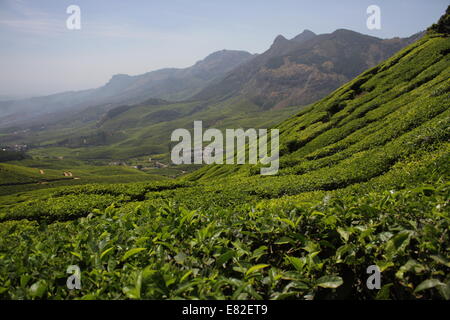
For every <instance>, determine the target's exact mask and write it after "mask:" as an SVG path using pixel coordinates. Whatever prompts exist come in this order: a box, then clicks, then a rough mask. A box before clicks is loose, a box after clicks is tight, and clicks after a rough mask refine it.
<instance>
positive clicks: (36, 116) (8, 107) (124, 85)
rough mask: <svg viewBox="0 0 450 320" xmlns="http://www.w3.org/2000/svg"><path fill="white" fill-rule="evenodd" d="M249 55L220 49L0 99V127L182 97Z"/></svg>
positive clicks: (39, 123)
mask: <svg viewBox="0 0 450 320" xmlns="http://www.w3.org/2000/svg"><path fill="white" fill-rule="evenodd" d="M252 57H253V55H251V54H250V53H248V52H245V51H233V50H222V51H218V52H215V53H212V54H210V55H209V56H207V57H206V58H205V59H203V60H201V61H198V62H197V63H196V64H194V65H193V66H191V67H189V68H185V69H175V68H171V69H161V70H157V71H152V72H148V73H145V74H142V75H138V76H129V75H125V74H118V75H115V76H113V77H112V78H111V80H110V81H109V82H108V83H107V84H105V85H104V86H102V87H100V88H97V89H91V90H84V91H77V92H64V93H60V94H54V95H50V96H44V97H36V98H30V99H21V100H16V101H0V127H12V126H20V125H27V126H30V125H31V124H38V125H41V124H46V123H51V122H55V121H60V120H61V119H64V118H66V119H67V118H70V117H72V116H73V115H74V114H76V113H78V112H80V111H82V110H84V109H86V108H88V107H91V106H102V107H100V111H102V112H103V111H107V110H108V109H110V108H112V107H116V106H119V105H121V104H135V103H139V102H142V101H145V100H147V99H149V98H159V99H168V100H172V101H178V100H184V99H187V98H189V97H191V96H192V95H194V94H196V93H197V92H199V91H200V90H201V89H202V88H204V87H205V86H206V85H207V84H208V83H209V82H211V81H214V80H215V79H218V78H220V77H222V76H223V75H224V74H226V73H228V72H229V71H231V70H232V69H234V68H235V67H237V66H238V65H239V64H241V63H244V62H246V61H248V60H249V59H251V58H252Z"/></svg>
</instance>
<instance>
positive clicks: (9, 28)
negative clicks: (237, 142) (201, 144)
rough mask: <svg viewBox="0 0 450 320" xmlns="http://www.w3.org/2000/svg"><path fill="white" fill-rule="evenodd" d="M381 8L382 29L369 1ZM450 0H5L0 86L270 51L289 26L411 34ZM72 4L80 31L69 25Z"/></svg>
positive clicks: (79, 83)
mask: <svg viewBox="0 0 450 320" xmlns="http://www.w3.org/2000/svg"><path fill="white" fill-rule="evenodd" d="M371 4H376V5H378V6H379V7H380V8H381V23H382V25H381V27H382V28H381V30H373V31H371V30H368V29H367V27H366V20H367V17H368V15H367V14H366V9H367V7H368V6H369V5H371ZM449 4H450V1H449V0H427V1H425V0H369V1H366V0H340V1H336V0H314V1H306V0H305V1H302V0H158V1H156V0H155V1H153V0H126V1H125V0H69V1H66V0H0V95H40V94H49V93H55V92H61V91H67V90H80V89H87V88H95V87H98V86H101V85H103V84H104V83H106V82H107V81H108V80H109V79H110V77H111V76H112V75H113V74H117V73H126V74H131V75H135V74H140V73H145V72H148V71H151V70H155V69H160V68H165V67H187V66H190V65H192V64H194V63H195V62H196V61H198V60H200V59H202V58H204V57H205V56H207V55H208V54H210V53H212V52H214V51H217V50H222V49H237V50H247V51H249V52H251V53H261V52H263V51H265V50H266V49H267V48H268V47H269V46H270V45H271V44H272V42H273V39H274V38H275V37H276V36H277V35H278V34H282V35H284V36H285V37H287V38H292V37H294V36H295V35H297V34H299V33H300V32H302V31H303V29H310V30H312V31H314V32H316V33H328V32H332V31H334V30H335V29H339V28H347V29H351V30H355V31H358V32H361V33H365V34H370V35H373V36H377V37H381V38H390V37H395V36H400V37H405V36H410V35H411V34H414V33H416V32H418V31H421V30H424V29H426V28H427V27H428V26H429V25H431V24H432V23H433V22H435V21H437V19H438V18H439V17H440V16H441V15H442V14H443V13H444V11H445V8H446V7H447V6H448V5H449ZM69 5H78V6H79V7H80V8H81V30H68V29H67V27H66V20H67V18H68V17H69V14H67V13H66V9H67V7H68V6H69Z"/></svg>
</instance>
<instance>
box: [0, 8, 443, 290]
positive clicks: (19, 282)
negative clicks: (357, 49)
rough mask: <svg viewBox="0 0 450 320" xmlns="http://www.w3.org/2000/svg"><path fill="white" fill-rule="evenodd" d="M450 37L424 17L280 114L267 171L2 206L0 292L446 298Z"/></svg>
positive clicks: (53, 192) (249, 169)
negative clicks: (378, 56)
mask: <svg viewBox="0 0 450 320" xmlns="http://www.w3.org/2000/svg"><path fill="white" fill-rule="evenodd" d="M448 14H449V12H448V13H447V17H448ZM444 21H448V19H447V20H445V19H444ZM444 29H445V28H444ZM439 30H440V29H439ZM449 52H450V41H449V38H448V35H447V34H445V33H436V31H430V32H429V34H428V35H427V36H426V37H425V38H423V39H422V40H420V41H418V42H416V43H414V44H413V45H411V46H409V47H408V48H406V49H405V50H403V51H402V52H400V53H399V54H397V55H396V56H394V57H393V58H391V59H389V60H387V61H385V62H383V63H382V64H380V65H378V66H377V67H375V68H373V69H370V70H368V71H366V72H365V73H363V74H362V75H360V76H359V77H357V78H356V79H355V80H354V81H351V82H349V83H348V84H346V85H345V86H343V87H341V88H340V89H338V90H337V91H335V92H334V93H333V94H331V95H330V96H328V97H327V98H325V99H323V100H321V101H319V102H318V103H316V104H314V105H312V106H311V107H309V108H308V109H305V110H303V111H301V112H300V113H299V114H297V115H296V116H294V117H291V118H290V119H289V120H287V121H284V122H283V123H281V124H280V125H279V126H277V127H278V128H279V129H280V131H281V142H282V148H281V149H282V157H281V170H280V174H279V175H278V176H270V177H263V176H260V175H259V174H258V173H259V170H258V169H259V168H258V167H257V166H226V165H223V166H217V165H216V166H208V167H204V168H202V169H200V170H199V171H198V172H195V173H194V174H192V175H190V176H189V177H188V179H185V180H176V181H170V182H154V183H141V184H122V185H86V186H77V187H64V188H55V189H49V190H47V191H46V192H40V193H38V192H33V193H29V195H30V197H31V196H34V197H33V199H32V200H29V201H24V202H21V203H17V204H10V205H8V206H4V207H0V213H1V214H0V221H2V222H1V223H0V257H1V259H0V280H1V282H0V296H1V297H2V298H5V299H11V298H13V299H22V298H34V299H41V298H47V299H70V298H82V299H93V298H104V299H121V298H129V299H142V298H144V299H180V298H181V299H193V298H199V299H229V298H234V299H286V298H295V299H333V298H338V299H450V247H449V243H450V233H449V230H450V210H449V202H448V199H449V198H450V189H449V173H450V170H449V169H450V168H449V163H450V162H449V159H450V157H449V156H450V143H449V137H450V132H449V127H450V126H449V123H450V109H449V106H450V104H449V98H450V80H449V79H450V59H449ZM189 180H191V181H189ZM9 199H10V198H9ZM3 201H4V198H0V203H1V202H3ZM74 264H75V265H79V266H80V268H81V272H82V284H83V285H82V289H81V290H79V291H69V290H68V289H67V288H66V286H65V281H66V279H67V274H66V273H65V271H66V268H67V266H68V265H74ZM371 265H377V266H378V267H379V269H380V271H381V273H382V276H381V279H382V280H381V281H382V283H381V289H380V290H369V289H368V288H367V286H366V281H367V278H368V274H367V268H368V267H369V266H371Z"/></svg>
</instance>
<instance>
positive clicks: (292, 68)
mask: <svg viewBox="0 0 450 320" xmlns="http://www.w3.org/2000/svg"><path fill="white" fill-rule="evenodd" d="M421 35H422V33H420V34H416V35H413V36H411V37H409V38H404V39H401V38H394V39H386V40H383V39H379V38H375V37H371V36H368V35H363V34H360V33H357V32H354V31H350V30H345V29H339V30H336V31H335V32H333V33H330V34H322V35H315V34H314V33H313V32H311V31H309V30H305V31H304V32H303V33H301V34H300V35H298V36H296V37H295V38H293V39H291V40H288V39H286V38H284V37H283V36H278V37H277V38H276V39H275V41H274V42H273V44H272V46H271V47H270V49H269V50H267V51H266V52H264V53H263V54H261V55H259V56H257V57H255V58H254V59H252V60H250V61H248V62H247V63H244V64H242V65H240V66H239V67H237V68H236V69H235V70H233V71H231V72H230V73H229V74H227V75H226V76H225V78H224V79H223V80H222V81H220V82H217V83H213V84H211V85H209V86H208V87H206V88H205V89H203V90H202V91H201V92H200V93H199V94H198V95H196V96H195V97H194V98H196V99H200V100H208V99H216V100H218V99H223V98H227V97H230V96H236V95H242V96H244V97H246V98H248V99H249V100H251V101H252V102H254V103H255V104H257V105H259V106H261V107H262V108H263V109H270V108H283V107H286V106H289V105H307V104H310V103H312V102H314V101H317V100H318V99H320V98H323V97H324V96H325V95H327V94H329V93H330V92H331V91H333V90H335V89H337V88H338V87H339V86H341V85H342V84H344V83H346V82H347V81H349V80H351V79H353V78H354V77H355V76H357V75H358V74H359V73H361V72H362V71H364V70H366V69H368V68H370V67H373V66H375V65H376V64H378V63H379V62H381V61H383V60H385V59H387V58H388V57H390V56H391V55H393V54H394V53H396V52H397V51H399V50H400V49H402V48H403V47H405V46H407V45H408V44H410V43H412V42H414V41H415V40H417V39H418V38H420V36H421Z"/></svg>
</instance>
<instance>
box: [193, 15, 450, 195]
mask: <svg viewBox="0 0 450 320" xmlns="http://www.w3.org/2000/svg"><path fill="white" fill-rule="evenodd" d="M447 17H448V14H447ZM444 26H448V22H447V23H445V24H444ZM435 30H444V31H445V27H439V25H437V26H434V27H433V28H431V29H430V31H429V32H428V35H426V36H425V37H423V38H421V39H420V40H418V41H416V42H414V43H413V44H411V45H410V46H408V47H406V48H405V49H403V50H401V51H400V52H399V53H397V54H395V55H394V56H393V57H391V58H390V59H387V60H386V61H384V62H382V63H381V64H378V65H377V66H375V67H373V68H370V69H368V70H366V71H365V72H363V73H362V74H360V75H359V76H357V77H356V78H355V79H353V80H351V81H349V82H348V83H346V84H345V85H343V86H341V87H340V88H338V89H337V90H335V91H334V92H333V93H332V94H330V95H328V96H326V97H325V98H323V99H321V100H319V101H318V102H316V103H314V104H312V105H311V106H309V107H307V108H305V109H303V110H302V111H300V112H299V113H297V114H296V115H295V116H293V117H290V118H289V119H287V120H286V121H284V122H281V123H280V124H278V125H275V126H274V128H278V129H279V130H280V154H281V157H280V171H279V174H280V175H282V176H290V177H291V178H292V184H286V185H285V186H283V187H282V189H280V190H279V191H278V192H279V193H280V195H281V194H295V193H296V192H299V191H301V192H306V191H312V190H317V189H320V190H329V189H336V188H344V187H348V186H350V185H356V184H358V183H365V182H368V181H371V182H373V183H379V184H382V181H384V182H383V183H386V186H384V187H386V188H387V185H389V183H391V182H392V181H390V180H386V179H387V177H388V176H391V175H392V173H391V172H393V171H399V173H398V175H396V176H395V179H397V180H398V181H397V182H399V181H402V179H405V180H406V179H408V178H406V177H402V176H401V175H402V174H404V175H409V174H411V176H410V178H412V177H413V176H414V175H413V174H412V172H413V171H414V172H415V170H417V172H416V173H417V174H419V167H420V166H422V165H424V166H425V163H433V162H434V161H437V159H440V160H439V161H441V162H439V163H440V165H441V167H438V165H437V164H436V167H434V169H435V170H436V172H442V171H443V170H444V171H445V170H448V155H449V150H450V146H449V143H448V139H449V138H450V136H449V134H450V131H449V130H448V128H449V127H450V99H449V98H450V81H449V79H450V41H449V38H448V34H446V33H445V32H436V31H435ZM336 33H338V34H339V33H344V34H346V35H350V36H352V34H351V33H349V32H348V31H337V32H336ZM348 72H351V71H348ZM349 75H350V73H349ZM406 163H408V166H410V167H408V168H407V166H406ZM444 163H445V164H444ZM415 165H417V166H418V167H417V168H414V166H415ZM219 167H220V170H218V168H219ZM227 167H228V168H227ZM446 168H447V169H446ZM422 169H423V170H425V167H423V168H422ZM428 169H429V170H434V169H433V167H432V166H431V165H430V167H429V168H428ZM428 169H427V170H428ZM402 170H405V172H404V173H400V172H401V171H402ZM408 170H411V172H410V173H407V171H408ZM447 173H448V171H447ZM234 175H237V176H239V177H241V178H243V177H252V176H255V175H259V167H257V166H253V167H249V166H241V167H240V168H239V169H238V170H237V169H236V167H235V166H215V165H214V166H206V167H204V168H202V169H200V170H198V171H196V172H195V173H193V174H192V176H191V177H190V179H192V180H198V179H211V178H215V179H218V178H222V177H230V176H234ZM436 176H437V177H438V176H439V174H438V173H436ZM383 177H385V178H383ZM416 178H420V179H423V178H424V177H422V176H418V177H416ZM274 188H277V186H274ZM280 188H281V187H280Z"/></svg>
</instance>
